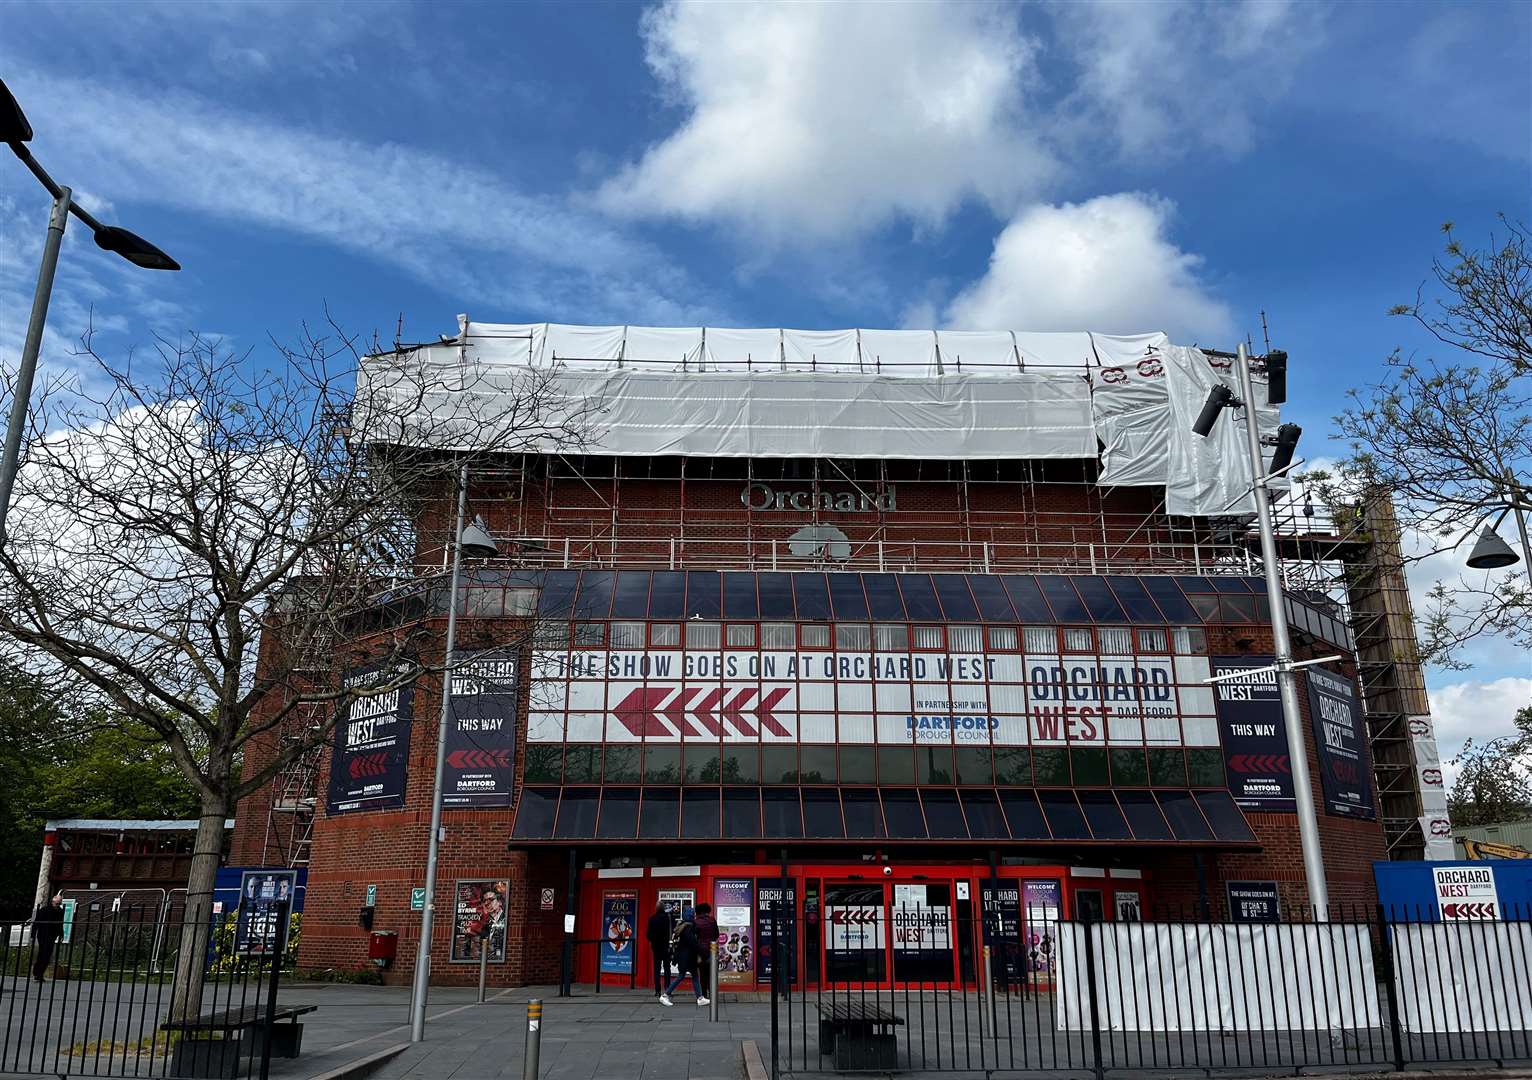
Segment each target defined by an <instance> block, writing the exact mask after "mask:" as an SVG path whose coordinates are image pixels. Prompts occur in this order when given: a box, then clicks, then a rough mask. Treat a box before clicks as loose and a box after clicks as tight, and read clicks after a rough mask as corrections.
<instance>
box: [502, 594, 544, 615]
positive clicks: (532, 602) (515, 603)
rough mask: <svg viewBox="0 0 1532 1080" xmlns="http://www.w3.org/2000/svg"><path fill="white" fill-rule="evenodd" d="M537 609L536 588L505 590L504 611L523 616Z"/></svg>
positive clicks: (508, 613)
mask: <svg viewBox="0 0 1532 1080" xmlns="http://www.w3.org/2000/svg"><path fill="white" fill-rule="evenodd" d="M536 610H537V590H536V589H507V590H505V613H506V614H507V615H516V616H520V617H522V618H525V617H526V616H528V615H531V614H532V613H533V612H534V611H536Z"/></svg>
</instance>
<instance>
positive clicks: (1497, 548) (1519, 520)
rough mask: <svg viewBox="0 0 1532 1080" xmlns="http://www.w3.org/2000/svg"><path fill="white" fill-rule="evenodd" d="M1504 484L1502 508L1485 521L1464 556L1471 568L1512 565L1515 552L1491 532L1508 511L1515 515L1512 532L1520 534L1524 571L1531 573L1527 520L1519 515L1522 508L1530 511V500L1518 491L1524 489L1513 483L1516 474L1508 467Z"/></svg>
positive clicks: (1522, 512) (1531, 543) (1531, 545)
mask: <svg viewBox="0 0 1532 1080" xmlns="http://www.w3.org/2000/svg"><path fill="white" fill-rule="evenodd" d="M1505 487H1506V496H1505V501H1506V507H1505V509H1504V510H1502V511H1500V516H1499V517H1498V518H1496V519H1495V520H1494V521H1492V522H1487V523H1486V524H1485V526H1484V529H1483V531H1482V532H1480V533H1479V539H1478V540H1477V541H1476V542H1475V543H1474V546H1473V551H1471V552H1470V553H1469V555H1468V565H1469V566H1470V567H1472V568H1473V569H1475V570H1498V569H1499V568H1500V567H1502V566H1515V565H1516V562H1517V559H1516V552H1514V551H1512V550H1511V548H1510V545H1509V544H1507V543H1506V542H1505V541H1504V540H1502V539H1500V534H1499V533H1497V532H1495V526H1496V525H1497V524H1499V523H1500V522H1501V521H1503V520H1504V519H1505V515H1506V514H1508V513H1509V514H1514V515H1515V516H1516V532H1517V534H1518V535H1519V536H1520V537H1521V556H1522V559H1523V560H1524V561H1525V566H1526V568H1527V573H1528V574H1529V575H1532V542H1528V540H1527V521H1526V518H1525V517H1524V516H1523V515H1524V514H1525V512H1526V511H1528V510H1532V501H1529V500H1528V499H1526V498H1525V497H1524V496H1523V494H1522V492H1523V491H1525V490H1526V489H1524V488H1523V487H1522V486H1521V485H1520V484H1518V483H1517V482H1516V474H1515V473H1513V472H1512V471H1511V470H1510V469H1507V470H1506V471H1505Z"/></svg>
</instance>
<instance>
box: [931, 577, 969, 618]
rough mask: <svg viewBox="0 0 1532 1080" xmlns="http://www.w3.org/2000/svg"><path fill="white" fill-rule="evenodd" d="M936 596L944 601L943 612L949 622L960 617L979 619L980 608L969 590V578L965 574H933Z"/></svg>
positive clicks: (932, 579) (932, 580)
mask: <svg viewBox="0 0 1532 1080" xmlns="http://www.w3.org/2000/svg"><path fill="white" fill-rule="evenodd" d="M931 582H932V584H934V585H935V586H936V597H937V599H939V600H940V601H941V602H942V614H943V617H944V618H946V620H947V621H948V622H956V621H957V620H959V619H977V618H978V617H979V608H978V605H976V604H975V603H974V602H973V596H972V595H970V594H969V592H968V579H967V577H966V576H965V575H963V574H932V575H931Z"/></svg>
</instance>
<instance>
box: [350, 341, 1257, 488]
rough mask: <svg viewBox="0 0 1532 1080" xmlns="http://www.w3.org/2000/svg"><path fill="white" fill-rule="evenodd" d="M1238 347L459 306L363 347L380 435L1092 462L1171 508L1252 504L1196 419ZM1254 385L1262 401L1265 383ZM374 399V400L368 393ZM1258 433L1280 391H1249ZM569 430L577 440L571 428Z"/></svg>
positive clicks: (1234, 437)
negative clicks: (518, 316) (392, 341)
mask: <svg viewBox="0 0 1532 1080" xmlns="http://www.w3.org/2000/svg"><path fill="white" fill-rule="evenodd" d="M1218 383H1222V384H1224V385H1227V386H1229V387H1230V388H1231V389H1233V390H1235V391H1236V394H1237V392H1238V386H1237V382H1236V379H1235V376H1234V371H1233V362H1232V361H1231V360H1229V359H1228V358H1227V357H1221V356H1218V355H1216V354H1214V355H1212V356H1209V355H1208V354H1205V353H1203V352H1201V351H1200V350H1198V349H1195V348H1188V347H1184V346H1177V345H1172V344H1171V343H1170V342H1169V340H1168V339H1167V338H1166V336H1165V335H1164V334H1163V333H1147V334H1132V335H1110V334H1096V333H1088V332H1080V333H1031V332H1024V331H1019V330H1018V331H1010V330H1002V331H960V330H870V329H851V330H788V329H721V328H717V327H680V328H663V327H641V326H568V325H562V324H555V323H529V324H504V323H470V322H469V321H468V319H467V317H466V316H460V317H459V333H458V335H457V336H456V337H454V338H444V339H443V340H442V341H441V342H440V343H437V344H432V345H422V346H418V347H414V348H410V349H405V350H401V351H400V352H397V353H385V354H381V355H378V356H372V357H368V358H366V360H365V361H364V362H363V364H362V369H361V375H360V376H359V379H358V401H359V403H362V404H363V406H364V415H363V416H362V417H361V423H360V425H359V426H360V428H361V429H362V430H365V431H368V432H369V433H370V434H369V436H368V437H369V438H372V439H374V440H376V441H405V442H411V443H415V442H424V443H428V444H430V445H436V446H441V447H443V448H449V449H462V448H468V447H483V446H486V445H491V444H492V443H493V442H494V441H496V440H504V439H506V438H508V437H511V438H514V441H515V443H516V445H517V446H518V448H528V447H529V446H530V448H532V449H543V450H545V451H546V452H550V453H551V452H557V451H568V450H571V449H575V450H578V451H579V452H586V453H596V454H611V455H617V456H657V455H682V456H696V457H825V458H867V459H898V458H906V459H917V460H993V459H1016V458H1020V459H1047V458H1067V459H1082V458H1084V459H1093V458H1097V457H1098V456H1099V458H1100V460H1101V463H1102V473H1101V483H1102V484H1103V485H1106V486H1117V485H1122V486H1162V485H1163V486H1164V487H1165V489H1166V510H1167V512H1169V513H1172V514H1189V515H1210V514H1215V515H1216V514H1229V513H1249V512H1253V511H1254V504H1253V500H1252V499H1251V497H1250V495H1249V489H1250V486H1251V472H1250V467H1249V462H1248V459H1247V452H1246V450H1245V448H1244V444H1243V441H1242V440H1243V432H1242V430H1241V426H1240V425H1239V424H1236V423H1230V422H1220V423H1219V424H1218V425H1217V427H1216V428H1215V429H1214V432H1213V434H1212V436H1211V437H1210V438H1207V439H1203V438H1201V437H1199V436H1196V435H1194V434H1193V433H1192V432H1191V422H1192V419H1193V418H1194V417H1195V416H1196V414H1197V412H1198V410H1199V409H1200V408H1201V406H1202V402H1203V400H1204V398H1205V397H1206V396H1207V391H1208V389H1209V388H1210V387H1212V386H1213V385H1215V384H1218ZM1256 397H1257V399H1258V401H1259V402H1264V400H1265V395H1264V384H1263V385H1262V387H1261V388H1260V389H1258V390H1257V394H1256ZM372 409H376V410H377V411H376V412H368V411H367V410H372ZM1256 412H1257V417H1258V423H1259V427H1260V430H1261V432H1262V433H1263V434H1270V433H1272V432H1274V431H1275V429H1276V426H1277V423H1278V411H1277V409H1276V408H1274V407H1271V406H1266V405H1264V404H1260V405H1258V407H1257V409H1256ZM573 430H580V431H581V432H582V434H583V437H582V438H581V440H580V445H578V446H577V447H576V446H572V445H571V441H570V439H569V433H570V432H571V431H573Z"/></svg>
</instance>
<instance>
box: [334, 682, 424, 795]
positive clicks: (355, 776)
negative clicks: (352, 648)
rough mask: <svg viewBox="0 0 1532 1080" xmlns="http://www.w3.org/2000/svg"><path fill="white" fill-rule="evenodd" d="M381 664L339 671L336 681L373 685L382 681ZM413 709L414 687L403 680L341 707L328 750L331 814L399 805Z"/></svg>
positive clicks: (407, 759)
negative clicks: (330, 747)
mask: <svg viewBox="0 0 1532 1080" xmlns="http://www.w3.org/2000/svg"><path fill="white" fill-rule="evenodd" d="M387 668H388V665H387V664H386V663H376V664H368V665H366V666H365V667H359V668H352V669H351V670H350V671H347V672H346V673H345V674H344V675H342V677H341V682H342V685H343V686H346V687H361V686H376V685H379V684H381V683H382V682H384V681H385V677H386V674H387ZM414 708H415V685H414V683H409V684H407V685H405V686H401V687H395V688H394V689H392V690H389V691H386V692H385V693H382V694H378V695H377V696H375V697H366V698H360V699H358V700H356V701H352V702H351V703H349V704H348V705H346V706H344V707H343V708H342V709H341V711H340V715H339V716H337V717H336V720H335V744H334V749H333V750H332V751H331V754H330V798H329V812H330V813H331V814H343V813H346V812H347V811H350V810H391V809H394V808H396V807H399V806H403V805H404V782H405V773H406V770H407V769H408V766H409V758H410V719H411V717H413V715H414Z"/></svg>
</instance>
